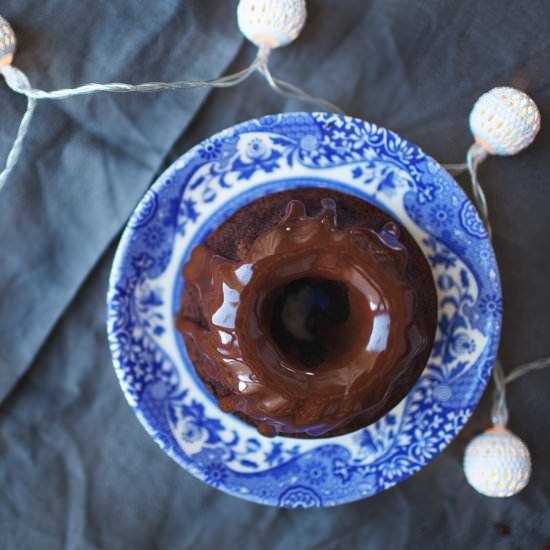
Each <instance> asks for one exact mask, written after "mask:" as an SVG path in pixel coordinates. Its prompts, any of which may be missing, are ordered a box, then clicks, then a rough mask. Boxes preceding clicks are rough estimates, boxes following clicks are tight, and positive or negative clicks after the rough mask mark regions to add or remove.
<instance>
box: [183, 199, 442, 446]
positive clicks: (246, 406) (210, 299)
mask: <svg viewBox="0 0 550 550" xmlns="http://www.w3.org/2000/svg"><path fill="white" fill-rule="evenodd" d="M322 205H323V209H322V211H321V213H320V214H319V215H317V216H315V217H308V216H307V215H306V212H305V208H304V205H303V204H302V203H301V202H299V201H291V202H290V203H289V204H288V207H287V211H286V215H285V217H284V219H283V220H282V221H281V222H280V223H279V224H278V225H276V226H275V227H273V228H272V229H270V230H269V231H267V232H265V233H264V234H262V235H260V236H259V237H258V238H257V239H256V240H255V242H254V243H253V245H252V247H251V248H250V249H249V250H248V253H247V254H246V256H245V257H244V258H243V259H242V261H233V260H229V259H227V258H224V257H221V256H219V255H216V254H214V253H213V252H212V251H211V250H210V249H209V248H208V247H207V246H205V245H200V246H198V247H197V248H195V249H194V250H193V253H192V255H191V258H190V260H189V262H188V263H187V265H186V266H185V268H184V271H183V275H184V278H185V281H186V284H188V285H194V287H195V288H196V290H197V291H198V294H199V297H200V303H201V304H202V311H203V314H204V316H205V319H206V322H207V325H208V326H207V328H204V327H202V326H200V325H199V324H198V323H196V322H195V321H191V320H189V319H184V318H181V317H179V318H178V320H177V323H178V329H179V330H180V331H181V332H183V333H184V334H186V335H187V336H189V337H190V338H192V339H193V340H194V342H195V345H196V347H197V349H198V350H199V351H200V353H201V354H202V355H203V356H204V358H205V359H206V361H205V362H206V367H205V368H206V369H207V372H206V373H205V374H206V376H207V377H208V378H210V379H213V380H219V381H220V382H221V383H222V385H223V386H224V387H225V388H228V390H229V392H230V394H229V395H227V396H225V397H222V398H221V399H220V400H219V405H220V408H221V409H222V410H224V411H226V412H238V413H243V414H244V415H246V416H247V417H249V418H251V419H253V420H254V421H255V423H256V425H257V426H258V430H259V431H260V432H261V433H263V434H264V435H269V436H272V435H275V434H277V433H286V434H292V433H307V434H309V435H311V436H322V435H324V434H327V433H329V432H332V431H334V430H335V429H337V428H338V427H340V426H343V425H345V424H347V423H349V422H350V421H351V420H353V419H354V418H356V417H358V416H364V415H367V416H372V417H373V418H375V417H377V415H378V414H379V413H380V411H382V410H383V409H384V406H385V405H386V404H387V401H388V399H389V398H390V394H391V390H392V388H393V387H394V385H398V384H399V382H400V379H401V377H402V375H403V374H404V373H405V372H406V370H407V367H408V366H409V365H410V364H411V362H413V361H414V360H415V359H417V358H418V356H419V355H420V354H421V353H423V354H425V352H426V347H427V346H428V345H429V344H430V341H431V338H432V337H433V335H431V334H427V333H426V330H425V328H424V326H423V325H422V324H418V323H417V322H416V321H415V307H416V303H417V300H418V295H417V291H416V290H415V288H414V286H413V285H412V283H411V281H410V280H409V278H408V276H407V261H408V253H407V250H406V249H405V247H404V246H403V245H402V243H401V242H400V240H399V237H400V234H399V227H398V225H397V224H395V223H393V222H389V223H387V224H386V225H384V226H383V227H382V229H381V230H379V231H375V230H374V229H371V228H367V227H362V226H354V227H351V228H348V229H340V228H338V224H337V216H336V205H335V203H334V201H333V200H332V199H324V200H323V201H322Z"/></svg>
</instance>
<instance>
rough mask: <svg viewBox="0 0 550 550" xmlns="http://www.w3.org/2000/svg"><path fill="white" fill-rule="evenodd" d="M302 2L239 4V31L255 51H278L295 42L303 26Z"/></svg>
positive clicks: (282, 0) (269, 0) (273, 0)
mask: <svg viewBox="0 0 550 550" xmlns="http://www.w3.org/2000/svg"><path fill="white" fill-rule="evenodd" d="M306 16H307V10H306V3H305V0H240V2H239V5H238V7H237V21H238V24H239V29H240V30H241V32H242V33H243V34H244V36H245V37H246V38H248V40H250V41H251V42H253V43H254V44H256V46H258V47H262V46H264V47H265V46H268V47H270V48H279V47H281V46H286V45H287V44H289V43H290V42H292V41H293V40H295V39H296V37H297V36H298V35H299V34H300V31H301V30H302V28H303V27H304V24H305V22H306Z"/></svg>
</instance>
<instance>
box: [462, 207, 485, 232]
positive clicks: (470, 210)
mask: <svg viewBox="0 0 550 550" xmlns="http://www.w3.org/2000/svg"><path fill="white" fill-rule="evenodd" d="M460 221H461V222H462V227H464V229H465V231H466V232H467V233H468V234H469V235H472V236H473V237H476V238H478V239H484V238H486V237H487V230H486V229H485V226H484V225H483V223H482V221H481V219H480V218H479V216H478V213H477V210H476V209H475V206H474V205H473V204H472V203H471V202H470V201H464V202H463V203H462V208H461V209H460Z"/></svg>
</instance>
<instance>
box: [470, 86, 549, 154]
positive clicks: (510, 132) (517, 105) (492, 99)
mask: <svg viewBox="0 0 550 550" xmlns="http://www.w3.org/2000/svg"><path fill="white" fill-rule="evenodd" d="M539 129H540V112H539V109H538V107H537V105H536V103H535V102H534V101H533V100H532V99H531V98H530V97H529V96H528V95H527V94H526V93H524V92H522V91H520V90H516V89H515V88H510V87H499V88H493V89H492V90H489V91H488V92H486V93H484V94H483V95H482V96H481V97H480V98H479V99H478V100H477V101H476V103H475V104H474V107H473V109H472V111H471V113H470V130H471V132H472V134H473V136H474V138H475V140H476V141H477V142H478V143H479V144H480V145H482V146H483V148H484V149H485V150H486V151H487V152H488V153H490V154H492V155H502V156H509V155H515V154H516V153H519V152H520V151H522V150H523V149H525V148H526V147H527V146H529V145H530V144H531V143H532V142H533V140H534V139H535V137H536V135H537V133H538V131H539Z"/></svg>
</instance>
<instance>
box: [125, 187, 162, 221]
mask: <svg viewBox="0 0 550 550" xmlns="http://www.w3.org/2000/svg"><path fill="white" fill-rule="evenodd" d="M140 205H141V208H139V210H136V212H134V214H133V215H132V217H131V218H130V220H129V221H128V225H129V226H130V227H132V228H134V229H138V228H140V227H144V226H146V225H147V224H148V223H149V222H150V221H151V220H152V219H153V218H154V217H155V214H156V212H157V208H158V198H157V193H156V192H155V191H154V190H153V189H149V190H148V191H147V193H145V195H144V196H143V199H142V201H141V203H140Z"/></svg>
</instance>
